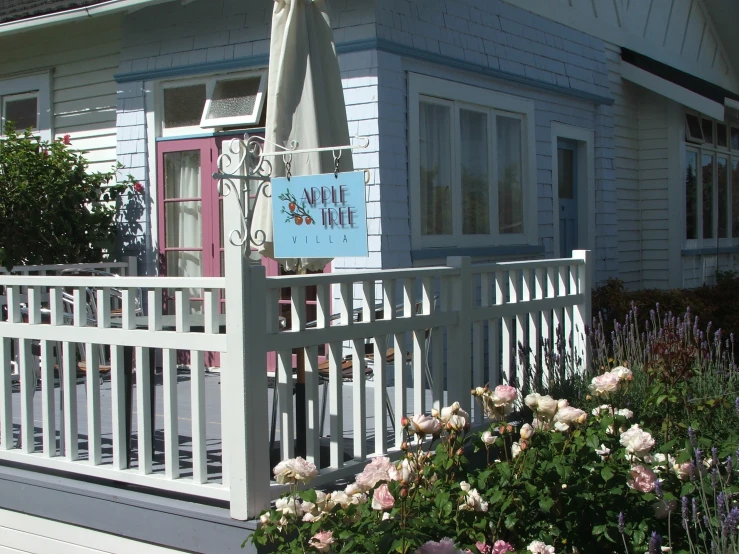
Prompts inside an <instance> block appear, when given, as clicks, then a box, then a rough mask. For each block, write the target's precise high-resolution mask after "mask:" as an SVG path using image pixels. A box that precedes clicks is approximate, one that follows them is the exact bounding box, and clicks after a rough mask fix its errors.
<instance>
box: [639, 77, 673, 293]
mask: <svg viewBox="0 0 739 554" xmlns="http://www.w3.org/2000/svg"><path fill="white" fill-rule="evenodd" d="M667 103H668V100H667V99H665V98H663V97H661V96H659V95H657V94H654V93H651V92H649V91H646V90H643V91H642V92H641V95H640V98H639V181H640V191H639V192H640V194H639V201H640V205H641V221H642V286H643V287H645V288H666V287H668V286H669V273H668V272H667V271H665V268H667V267H669V224H670V221H669V211H668V210H669V183H668V163H667V156H668V150H667V146H668V144H669V140H668V132H667V128H668V121H667Z"/></svg>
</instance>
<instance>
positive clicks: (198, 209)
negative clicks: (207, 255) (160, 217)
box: [164, 202, 203, 248]
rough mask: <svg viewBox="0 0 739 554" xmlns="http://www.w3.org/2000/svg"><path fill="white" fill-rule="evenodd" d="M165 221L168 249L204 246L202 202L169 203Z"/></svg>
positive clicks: (166, 208)
mask: <svg viewBox="0 0 739 554" xmlns="http://www.w3.org/2000/svg"><path fill="white" fill-rule="evenodd" d="M164 221H165V224H166V235H167V239H166V247H167V248H200V247H201V246H202V244H203V226H202V202H167V204H166V207H165V212H164Z"/></svg>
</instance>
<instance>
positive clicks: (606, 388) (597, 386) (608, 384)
mask: <svg viewBox="0 0 739 554" xmlns="http://www.w3.org/2000/svg"><path fill="white" fill-rule="evenodd" d="M620 382H621V381H620V379H619V378H618V375H616V374H615V373H604V374H603V375H598V376H597V377H593V379H592V381H591V382H590V386H589V389H590V392H592V393H594V394H596V395H602V396H608V395H609V394H610V393H612V392H615V391H616V390H617V389H618V385H619V383H620Z"/></svg>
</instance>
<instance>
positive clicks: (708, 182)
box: [701, 154, 713, 239]
mask: <svg viewBox="0 0 739 554" xmlns="http://www.w3.org/2000/svg"><path fill="white" fill-rule="evenodd" d="M701 163H702V165H703V179H702V183H703V238H704V239H712V238H713V156H712V155H710V154H703V158H702V161H701Z"/></svg>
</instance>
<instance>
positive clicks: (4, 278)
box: [0, 275, 226, 289]
mask: <svg viewBox="0 0 739 554" xmlns="http://www.w3.org/2000/svg"><path fill="white" fill-rule="evenodd" d="M0 286H20V287H72V288H75V287H96V288H112V287H113V283H111V281H110V278H109V277H73V276H65V275H60V276H53V275H51V276H49V275H0ZM115 288H118V289H125V288H142V289H166V288H173V289H188V288H192V289H195V288H204V289H225V288H226V278H225V277H118V278H116V280H115Z"/></svg>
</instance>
